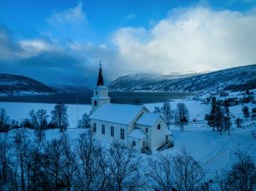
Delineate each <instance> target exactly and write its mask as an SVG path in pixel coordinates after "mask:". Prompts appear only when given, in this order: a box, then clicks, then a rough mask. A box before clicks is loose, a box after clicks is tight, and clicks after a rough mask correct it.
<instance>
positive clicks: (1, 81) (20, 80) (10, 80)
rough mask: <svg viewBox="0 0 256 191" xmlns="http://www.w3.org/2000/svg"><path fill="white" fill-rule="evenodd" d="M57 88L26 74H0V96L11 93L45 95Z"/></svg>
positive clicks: (54, 91)
mask: <svg viewBox="0 0 256 191" xmlns="http://www.w3.org/2000/svg"><path fill="white" fill-rule="evenodd" d="M52 93H56V90H54V89H52V88H50V87H48V86H46V85H45V84H43V83H41V82H39V81H36V80H34V79H32V78H28V77H25V76H18V75H11V74H0V96H10V95H45V94H52Z"/></svg>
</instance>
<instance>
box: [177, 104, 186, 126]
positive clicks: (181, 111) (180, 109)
mask: <svg viewBox="0 0 256 191" xmlns="http://www.w3.org/2000/svg"><path fill="white" fill-rule="evenodd" d="M188 122H189V112H188V109H187V107H186V106H185V104H184V103H178V104H177V109H176V112H175V124H176V125H178V126H180V130H181V131H184V126H185V125H186V124H188Z"/></svg>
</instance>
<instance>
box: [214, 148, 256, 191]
mask: <svg viewBox="0 0 256 191" xmlns="http://www.w3.org/2000/svg"><path fill="white" fill-rule="evenodd" d="M237 156H238V161H237V162H236V163H235V164H234V165H233V166H232V169H231V171H230V172H227V173H225V174H224V175H223V177H222V178H219V179H220V180H219V189H220V190H225V191H241V190H242V191H255V190H256V165H255V162H254V161H253V160H252V158H251V157H250V156H248V155H246V154H244V153H239V154H238V155H237Z"/></svg>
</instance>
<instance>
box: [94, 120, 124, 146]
mask: <svg viewBox="0 0 256 191" xmlns="http://www.w3.org/2000/svg"><path fill="white" fill-rule="evenodd" d="M94 123H95V124H96V128H97V130H96V132H95V133H94V135H95V138H96V139H97V140H100V141H102V142H105V143H109V144H111V143H112V142H113V141H114V140H119V141H123V142H124V143H125V144H127V142H128V132H127V129H128V128H127V127H128V125H123V124H117V123H111V122H106V121H100V120H95V119H91V127H92V132H93V127H94ZM102 125H104V126H105V134H103V133H102ZM111 127H114V136H111ZM121 129H123V130H124V139H121Z"/></svg>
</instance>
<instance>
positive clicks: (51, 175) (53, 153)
mask: <svg viewBox="0 0 256 191" xmlns="http://www.w3.org/2000/svg"><path fill="white" fill-rule="evenodd" d="M61 158H62V151H61V140H60V139H53V140H52V141H51V142H48V143H47V145H46V149H45V152H44V156H43V165H44V173H45V174H46V175H47V176H46V177H45V181H44V187H45V189H46V190H61V189H64V188H65V183H64V180H63V179H62V177H61V165H62V160H61Z"/></svg>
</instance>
